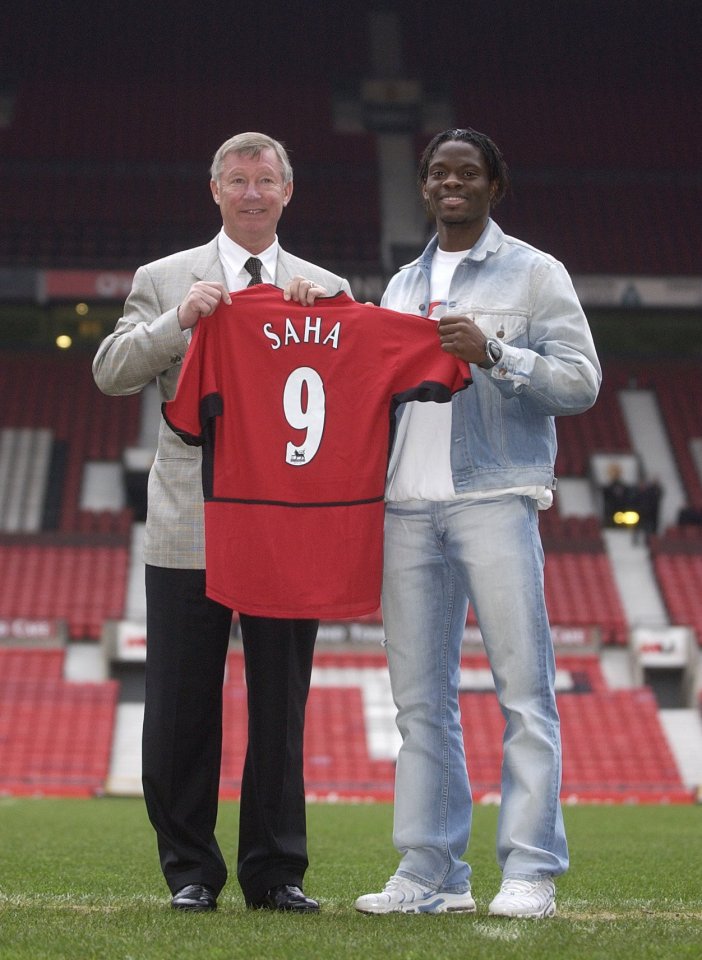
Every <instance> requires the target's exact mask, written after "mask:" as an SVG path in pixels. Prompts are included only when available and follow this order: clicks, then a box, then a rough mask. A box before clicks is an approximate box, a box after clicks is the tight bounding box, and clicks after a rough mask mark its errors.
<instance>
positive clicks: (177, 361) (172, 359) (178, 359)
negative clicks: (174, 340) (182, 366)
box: [171, 354, 183, 366]
mask: <svg viewBox="0 0 702 960" xmlns="http://www.w3.org/2000/svg"><path fill="white" fill-rule="evenodd" d="M182 359H183V358H182V357H179V356H178V355H177V354H176V355H175V356H174V357H171V364H172V365H173V366H175V364H176V363H180V362H181V360H182Z"/></svg>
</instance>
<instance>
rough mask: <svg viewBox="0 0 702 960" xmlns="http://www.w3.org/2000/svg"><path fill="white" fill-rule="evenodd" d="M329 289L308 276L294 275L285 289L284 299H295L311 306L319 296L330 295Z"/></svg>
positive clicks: (303, 304) (305, 305) (304, 305)
mask: <svg viewBox="0 0 702 960" xmlns="http://www.w3.org/2000/svg"><path fill="white" fill-rule="evenodd" d="M328 296H329V291H328V290H327V289H326V288H325V287H323V286H321V284H319V283H315V282H314V280H307V278H306V277H293V278H292V280H290V281H289V282H288V283H286V285H285V287H284V289H283V299H284V300H295V301H296V302H297V303H301V304H302V306H303V307H311V306H312V305H313V304H314V302H315V300H317V298H318V297H328Z"/></svg>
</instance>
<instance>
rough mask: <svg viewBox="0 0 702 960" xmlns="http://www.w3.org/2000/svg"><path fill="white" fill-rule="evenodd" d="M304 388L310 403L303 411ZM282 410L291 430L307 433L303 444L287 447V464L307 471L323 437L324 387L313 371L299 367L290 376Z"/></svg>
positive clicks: (309, 368) (284, 392) (310, 368)
mask: <svg viewBox="0 0 702 960" xmlns="http://www.w3.org/2000/svg"><path fill="white" fill-rule="evenodd" d="M305 387H306V388H307V403H306V405H305V407H304V408H303V389H304V388H305ZM283 410H284V412H285V419H286V420H287V421H288V423H289V424H290V426H291V427H294V429H295V430H306V431H307V433H306V435H305V438H304V440H303V441H302V443H301V444H295V443H288V445H287V448H286V452H285V462H286V463H289V464H290V465H291V466H293V467H304V466H305V464H307V463H309V462H310V460H312V458H313V457H314V456H315V454H316V453H317V451H318V450H319V445H320V443H321V442H322V434H323V433H324V416H325V396H324V384H323V383H322V378H321V377H320V375H319V374H318V373H317V371H316V370H313V369H312V367H298V368H297V369H296V370H293V372H292V373H291V374H290V376H289V377H288V379H287V381H286V384H285V390H284V391H283Z"/></svg>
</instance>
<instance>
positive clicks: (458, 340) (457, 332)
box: [438, 314, 487, 363]
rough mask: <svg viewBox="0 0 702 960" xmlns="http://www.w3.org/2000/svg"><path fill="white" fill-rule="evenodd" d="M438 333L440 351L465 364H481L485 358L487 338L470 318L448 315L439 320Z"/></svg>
mask: <svg viewBox="0 0 702 960" xmlns="http://www.w3.org/2000/svg"><path fill="white" fill-rule="evenodd" d="M438 331H439V340H440V341H441V349H442V350H445V351H446V353H451V354H453V355H454V356H455V357H460V359H461V360H465V361H466V363H482V362H483V361H484V360H485V359H486V358H487V354H486V352H485V342H486V340H487V338H486V336H485V334H484V333H483V332H482V330H481V329H480V327H478V326H477V325H476V324H475V323H474V321H473V320H471V318H470V317H464V316H458V315H451V314H448V315H447V316H445V317H442V318H441V320H439V326H438Z"/></svg>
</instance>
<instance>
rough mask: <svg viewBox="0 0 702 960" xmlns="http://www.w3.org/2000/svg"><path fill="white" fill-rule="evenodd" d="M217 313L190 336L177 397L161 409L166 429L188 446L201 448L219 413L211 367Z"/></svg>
mask: <svg viewBox="0 0 702 960" xmlns="http://www.w3.org/2000/svg"><path fill="white" fill-rule="evenodd" d="M216 323H217V320H216V313H215V314H213V315H212V317H209V318H207V320H205V321H203V320H202V319H201V320H200V321H199V323H198V325H197V326H196V328H195V331H194V332H193V336H192V339H191V341H190V347H189V348H188V352H187V353H186V355H185V361H184V362H183V369H182V370H181V373H180V378H179V380H178V387H177V389H176V395H175V397H174V398H173V399H172V400H169V401H168V402H166V403H163V404H162V405H161V412H162V414H163V418H164V420H165V421H166V423H167V424H168V426H169V427H170V428H171V430H173V431H174V432H175V433H177V434H178V436H179V437H180V438H181V440H183V441H184V442H185V443H187V444H189V445H190V446H202V444H203V443H204V442H205V440H206V436H207V425H208V423H209V421H210V420H212V418H213V417H216V416H219V415H221V413H222V398H221V395H220V392H219V389H218V384H217V380H216V369H215V366H214V365H213V363H212V359H213V353H214V352H215V351H214V344H213V343H211V342H210V341H212V340H213V339H215V337H214V334H215V332H216Z"/></svg>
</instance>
